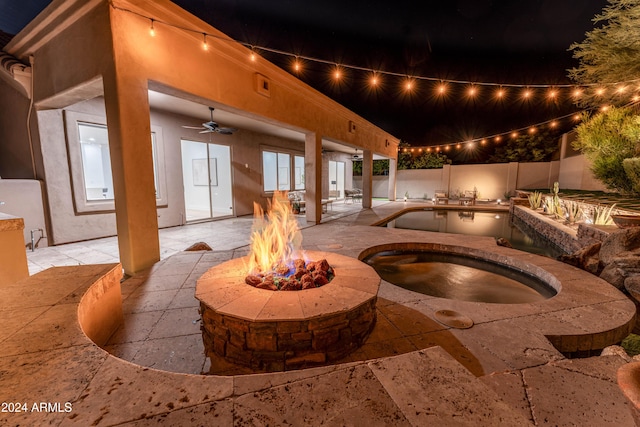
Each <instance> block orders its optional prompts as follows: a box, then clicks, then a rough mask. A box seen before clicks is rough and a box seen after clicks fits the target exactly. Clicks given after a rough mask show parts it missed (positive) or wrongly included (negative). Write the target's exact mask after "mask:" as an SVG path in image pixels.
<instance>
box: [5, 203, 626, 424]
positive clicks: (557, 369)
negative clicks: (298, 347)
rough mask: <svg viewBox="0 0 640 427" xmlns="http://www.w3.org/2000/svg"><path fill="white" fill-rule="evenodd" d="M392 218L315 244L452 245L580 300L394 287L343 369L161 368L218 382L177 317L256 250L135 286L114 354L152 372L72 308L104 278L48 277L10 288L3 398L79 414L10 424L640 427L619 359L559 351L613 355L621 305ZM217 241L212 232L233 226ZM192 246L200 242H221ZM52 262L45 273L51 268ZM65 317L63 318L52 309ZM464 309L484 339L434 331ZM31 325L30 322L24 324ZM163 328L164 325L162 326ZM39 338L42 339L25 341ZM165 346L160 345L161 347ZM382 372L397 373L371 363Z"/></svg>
mask: <svg viewBox="0 0 640 427" xmlns="http://www.w3.org/2000/svg"><path fill="white" fill-rule="evenodd" d="M393 205H394V204H386V205H383V206H380V207H377V208H376V209H374V210H365V211H362V212H359V213H357V214H355V215H351V216H344V217H342V218H341V219H339V220H336V221H334V222H332V223H330V224H327V225H320V226H316V227H309V228H306V229H305V230H304V232H303V234H304V237H305V245H307V244H308V245H309V246H308V247H310V248H312V247H317V248H321V249H322V250H325V251H326V250H329V251H335V252H336V253H340V254H344V255H347V256H351V257H357V255H358V254H359V253H360V252H361V251H362V250H364V249H366V248H367V247H369V246H372V245H373V244H378V243H382V242H385V241H387V242H403V241H404V242H406V241H429V242H432V241H434V240H437V241H439V242H441V243H442V244H447V245H461V246H467V247H469V248H471V249H473V250H491V251H492V252H493V253H495V254H496V256H497V257H501V258H505V259H507V258H509V257H512V258H511V259H513V260H514V262H538V264H539V265H541V266H544V267H547V266H549V268H550V269H551V270H553V273H554V274H557V275H562V274H565V275H569V276H571V277H568V278H567V280H566V283H567V285H568V286H566V287H563V292H561V293H560V294H559V295H558V296H557V297H554V298H552V299H550V300H547V301H545V302H543V303H538V304H525V305H518V306H517V307H515V306H498V305H487V304H474V303H460V302H454V301H449V300H441V299H437V298H433V297H429V296H426V295H420V294H415V293H413V292H409V291H405V290H403V289H399V288H397V287H395V286H393V285H390V284H388V283H386V282H382V284H381V286H380V292H379V306H378V316H379V318H380V319H383V320H381V321H380V328H379V330H378V331H377V332H376V330H375V329H374V331H373V332H372V335H371V338H372V340H371V342H367V343H365V345H364V346H363V347H362V348H361V349H360V350H359V352H357V353H358V354H356V353H354V354H352V355H350V356H349V357H348V358H347V359H345V360H344V361H343V362H344V363H342V364H339V365H334V366H326V367H318V368H313V369H305V370H299V371H290V372H283V373H271V374H266V373H265V374H253V375H239V376H200V375H190V374H184V373H183V374H174V373H168V372H162V371H159V370H156V369H153V368H152V367H149V366H161V363H160V362H162V360H165V359H166V360H170V361H171V362H170V363H169V365H174V366H175V365H177V363H172V362H173V361H176V360H178V359H180V358H183V360H182V361H181V362H180V363H182V364H184V365H185V366H186V368H187V369H191V372H194V373H197V372H198V371H197V369H202V370H206V369H207V366H206V363H205V360H204V355H203V354H202V353H199V351H201V350H199V349H198V348H197V347H198V345H199V342H198V341H197V339H196V338H197V336H198V334H186V335H180V334H181V333H188V332H189V331H188V330H183V329H182V326H180V325H178V324H176V325H171V326H170V325H169V324H170V323H171V321H170V320H169V318H170V317H171V314H172V313H169V314H167V316H166V317H163V316H164V315H165V313H167V312H172V311H173V315H174V316H176V317H175V319H174V318H172V319H173V320H175V321H176V322H179V319H181V318H185V319H188V316H182V314H187V313H189V311H188V310H189V308H190V307H191V308H195V307H196V306H197V303H195V302H194V305H193V306H191V305H190V299H189V297H188V295H189V292H188V290H189V289H191V291H192V292H193V291H194V289H193V288H194V287H195V281H196V279H197V277H199V276H200V275H202V274H203V273H204V272H205V271H206V270H207V269H208V268H210V267H211V266H213V265H215V264H218V263H220V262H223V261H225V260H227V259H231V258H236V257H240V256H243V255H245V254H246V250H245V249H244V248H242V247H233V248H228V247H226V248H223V247H218V248H214V249H217V250H219V252H214V253H188V254H187V253H184V254H182V253H181V254H179V255H178V257H176V260H170V261H168V262H167V260H165V262H163V263H161V264H159V265H157V267H156V269H155V270H154V272H157V274H158V275H162V276H163V277H165V276H175V277H174V278H173V279H171V280H170V281H165V279H164V278H160V276H157V277H158V279H157V280H158V281H155V280H156V279H154V280H153V281H152V282H151V283H154V282H155V285H154V287H156V290H151V289H145V283H147V282H148V279H149V278H148V276H147V277H134V278H130V279H128V280H127V281H125V282H123V285H122V287H123V299H124V303H123V306H124V308H125V316H129V320H133V319H136V318H137V319H138V320H139V325H140V330H139V331H136V330H135V328H134V329H129V328H128V327H123V328H121V330H120V331H119V332H117V333H116V334H115V335H114V337H113V338H112V340H113V342H111V343H110V344H109V345H108V346H107V348H110V349H111V350H112V351H114V353H116V354H118V355H121V356H122V357H126V358H129V360H133V361H134V362H135V359H138V360H140V361H144V363H145V364H147V365H146V366H138V365H136V364H132V363H129V362H126V361H123V360H121V359H118V358H116V357H114V356H111V355H109V354H108V353H106V352H105V351H103V350H101V349H99V348H98V347H97V346H95V345H94V344H92V343H91V342H90V341H89V340H88V339H87V338H86V337H84V336H83V335H82V334H81V332H80V331H79V328H78V327H77V326H76V322H77V320H76V317H75V313H74V310H70V309H69V307H73V306H77V303H78V301H79V296H80V295H81V294H82V292H83V290H84V289H86V286H89V285H90V284H91V283H92V281H94V280H95V277H96V275H99V274H100V272H101V271H104V270H105V267H104V266H102V267H101V266H80V267H78V266H75V267H63V268H62V269H53V270H48V271H45V272H43V273H42V275H38V276H34V277H32V278H30V279H28V280H32V281H33V283H32V282H30V283H29V285H28V286H25V284H21V285H18V286H9V287H7V288H6V289H5V288H3V289H0V298H2V299H3V301H4V302H5V303H3V308H2V309H0V320H3V322H4V321H7V322H8V323H7V324H8V325H11V326H10V329H8V330H7V332H3V333H2V334H0V343H1V345H0V348H1V349H2V350H0V353H1V354H4V356H3V355H0V386H1V387H2V394H3V396H5V398H6V399H15V400H18V401H20V400H26V401H30V402H32V401H34V400H37V401H45V402H46V401H53V400H56V401H60V402H71V403H72V404H73V411H72V412H71V413H64V412H60V413H22V414H0V425H4V424H8V425H14V424H22V425H42V424H51V425H72V424H73V425H91V424H95V425H113V424H122V425H151V424H154V425H155V424H165V425H206V424H211V425H247V424H248V425H286V424H290V425H317V424H320V423H325V424H328V425H367V424H370V425H445V426H446V425H470V426H476V425H518V426H520V425H528V424H531V422H532V421H534V422H535V423H536V424H537V425H563V426H564V425H581V426H600V425H616V426H632V425H634V424H633V419H632V418H631V413H630V411H629V407H628V404H627V403H626V400H625V399H624V397H623V396H622V394H621V392H620V391H619V389H618V388H617V386H616V384H615V371H616V369H617V367H618V366H621V365H622V364H623V363H625V362H624V360H622V359H621V358H619V357H617V356H608V357H591V358H587V359H565V358H564V357H563V355H562V354H561V353H560V352H559V351H558V350H556V349H555V348H554V347H553V346H551V344H550V343H549V341H548V340H546V339H545V337H544V335H545V334H549V335H553V334H557V335H558V336H562V335H563V334H568V335H575V336H576V337H578V335H580V334H583V335H584V334H590V333H595V334H601V335H599V339H600V340H601V343H602V344H604V343H606V341H607V340H614V339H616V337H615V336H614V335H615V334H612V335H611V334H610V335H608V334H607V328H609V327H610V325H611V322H613V320H612V319H618V320H617V321H618V322H622V323H624V322H625V321H626V320H625V319H627V317H628V311H629V307H628V304H627V301H626V300H625V297H624V296H622V294H619V293H617V291H613V290H611V288H610V287H601V286H600V284H596V286H595V287H590V288H589V290H588V291H587V292H585V293H584V298H581V296H582V293H581V291H580V286H581V285H582V284H583V283H584V280H583V277H587V276H580V277H578V278H576V277H573V275H574V274H576V275H577V274H578V273H576V272H575V271H574V270H572V269H568V268H566V266H562V265H561V264H560V265H558V264H555V261H553V260H546V259H539V258H538V257H535V256H532V255H529V254H523V253H518V252H517V251H513V250H510V249H508V248H500V247H495V246H494V243H493V242H492V239H484V238H468V237H464V236H454V235H433V234H430V233H421V232H414V231H408V230H395V231H393V232H390V231H389V230H384V229H383V230H381V229H371V228H369V227H363V226H361V225H359V224H370V223H372V222H374V221H375V220H377V219H380V218H383V217H385V216H387V215H388V214H389V213H390V212H393V211H394V209H397V205H396V207H394V206H393ZM399 205H401V204H399ZM239 223H241V226H242V227H246V225H247V222H244V221H239ZM208 227H211V228H210V229H209V232H211V230H214V229H215V228H216V227H221V224H220V223H218V224H214V225H210V226H208ZM246 230H248V227H247V228H246ZM246 230H245V231H246ZM174 231H176V232H177V231H178V230H174ZM236 231H237V230H236ZM243 232H244V231H240V233H243ZM173 238H175V234H174V236H172V239H173ZM161 239H162V237H161ZM189 239H192V240H191V241H190V242H191V243H194V242H195V241H199V240H206V239H204V238H201V239H194V238H193V236H191V237H189ZM242 240H243V239H242V238H240V239H237V240H236V241H237V242H240V243H242ZM336 242H340V247H338V246H337V245H336ZM83 243H84V242H83ZM228 243H229V242H225V244H227V245H228ZM84 244H85V245H86V244H87V243H84ZM331 245H333V247H332V246H331ZM222 251H224V252H222ZM36 253H37V252H36ZM56 256H57V255H56ZM44 258H45V257H44V256H41V258H40V261H41V262H43V263H45V262H46V261H45V260H44ZM532 260H533V261H532ZM172 266H175V269H172ZM561 266H562V268H560V267H561ZM65 269H66V270H65ZM563 272H564V273H563ZM567 272H569V273H567ZM152 273H153V272H152ZM580 274H581V273H580ZM174 279H175V281H176V282H179V283H174ZM563 283H565V282H564V280H563ZM42 286H50V287H49V288H46V287H42ZM158 286H159V288H158ZM356 289H357V288H356ZM565 291H566V292H565ZM194 301H195V300H194ZM42 307H44V308H45V309H44V310H43V309H42ZM53 307H60V308H56V309H54V310H51V308H53ZM452 308H455V309H456V310H458V311H460V312H462V313H463V314H464V315H467V316H469V317H471V318H472V319H473V320H474V321H475V322H476V325H475V326H474V327H472V328H471V329H468V330H453V329H447V328H446V327H443V326H442V325H440V324H439V323H437V322H435V320H433V317H432V315H433V313H434V311H435V310H436V309H452ZM22 310H24V311H23V313H24V315H20V316H12V314H13V315H15V314H16V313H17V312H18V311H22ZM49 311H51V314H49V315H47V313H48V312H49ZM48 316H49V317H48ZM135 316H138V317H135ZM163 318H164V319H166V320H165V326H160V327H159V326H158V325H159V324H160V321H161V319H163ZM9 319H12V321H11V322H9ZM45 320H46V322H45ZM47 322H48V323H47ZM136 323H138V322H136ZM614 323H615V322H614ZM56 325H58V327H56ZM29 327H31V328H34V329H32V330H30V329H25V328H29ZM47 328H51V329H47ZM158 328H159V329H158ZM188 328H190V326H188ZM188 328H187V329H188ZM24 331H31V332H33V333H36V334H37V333H40V334H41V335H39V336H40V337H42V338H41V341H42V342H43V343H47V339H48V338H47V335H48V334H51V337H52V338H53V341H52V343H53V347H55V348H53V349H52V348H46V346H44V347H45V348H43V346H42V345H41V343H38V342H37V340H29V339H28V338H27V337H26V334H25V332H24ZM168 331H173V332H168ZM151 333H154V334H155V335H154V337H155V338H154V339H151V338H150V337H149V336H148V335H149V334H151ZM176 334H177V335H176ZM174 335H175V336H174ZM170 340H175V342H174V343H171V342H170ZM21 341H23V342H24V346H21V345H20V342H21ZM576 342H578V343H579V342H580V341H579V340H578V341H576ZM593 342H594V340H593V339H592V340H591V344H592V345H593ZM5 344H7V346H5ZM172 345H173V346H175V348H174V351H175V350H180V349H181V348H182V349H184V351H183V352H182V353H181V354H178V355H177V357H176V355H175V354H174V356H173V357H169V358H167V356H166V353H163V352H164V351H165V350H167V349H171V346H172ZM433 346H439V347H433ZM154 349H155V351H153V350H154ZM2 352H4V353H2ZM178 353H180V352H179V351H178ZM394 355H395V356H394ZM390 356H393V357H390ZM358 357H361V359H359V360H358V359H357V358H358ZM379 357H384V358H382V359H375V360H370V359H373V358H379ZM389 357H390V358H389ZM213 364H214V361H212V365H213ZM167 366H168V365H167ZM185 366H183V368H184V367H185ZM199 366H201V368H198V367H199ZM222 368H223V367H220V370H219V371H218V372H222ZM231 368H232V367H229V366H226V369H231ZM212 369H213V368H212ZM52 373H55V374H52ZM237 373H238V374H241V373H242V372H237ZM52 378H55V380H52Z"/></svg>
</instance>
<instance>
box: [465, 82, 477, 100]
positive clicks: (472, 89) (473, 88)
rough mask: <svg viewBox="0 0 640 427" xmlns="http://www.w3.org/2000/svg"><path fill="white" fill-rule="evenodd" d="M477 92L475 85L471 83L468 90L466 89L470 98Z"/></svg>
mask: <svg viewBox="0 0 640 427" xmlns="http://www.w3.org/2000/svg"><path fill="white" fill-rule="evenodd" d="M477 93H478V88H477V87H475V86H474V85H471V87H470V88H469V90H467V95H469V97H470V98H473V97H474V96H476V94H477Z"/></svg>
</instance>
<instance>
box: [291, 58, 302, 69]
mask: <svg viewBox="0 0 640 427" xmlns="http://www.w3.org/2000/svg"><path fill="white" fill-rule="evenodd" d="M293 70H294V71H295V72H296V73H299V72H300V70H302V64H301V63H300V59H298V57H297V56H296V59H294V60H293Z"/></svg>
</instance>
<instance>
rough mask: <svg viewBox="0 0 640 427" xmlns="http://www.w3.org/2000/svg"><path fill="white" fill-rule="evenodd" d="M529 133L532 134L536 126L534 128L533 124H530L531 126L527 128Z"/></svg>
mask: <svg viewBox="0 0 640 427" xmlns="http://www.w3.org/2000/svg"><path fill="white" fill-rule="evenodd" d="M529 133H530V134H532V135H533V134H534V133H536V128H535V126H531V127H530V128H529Z"/></svg>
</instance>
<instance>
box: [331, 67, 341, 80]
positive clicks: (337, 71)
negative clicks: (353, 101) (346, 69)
mask: <svg viewBox="0 0 640 427" xmlns="http://www.w3.org/2000/svg"><path fill="white" fill-rule="evenodd" d="M333 78H334V79H335V80H340V79H341V78H342V71H341V70H340V66H339V65H338V64H336V67H335V69H334V70H333Z"/></svg>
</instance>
